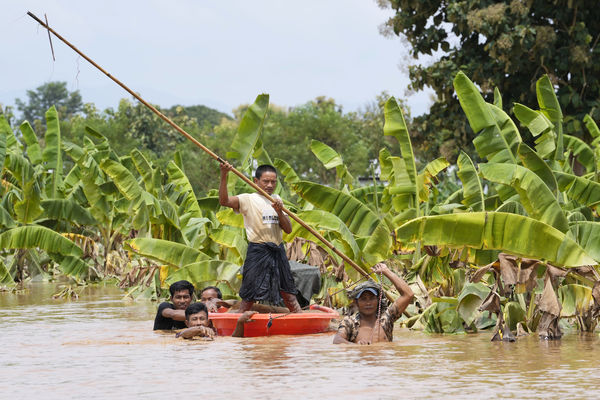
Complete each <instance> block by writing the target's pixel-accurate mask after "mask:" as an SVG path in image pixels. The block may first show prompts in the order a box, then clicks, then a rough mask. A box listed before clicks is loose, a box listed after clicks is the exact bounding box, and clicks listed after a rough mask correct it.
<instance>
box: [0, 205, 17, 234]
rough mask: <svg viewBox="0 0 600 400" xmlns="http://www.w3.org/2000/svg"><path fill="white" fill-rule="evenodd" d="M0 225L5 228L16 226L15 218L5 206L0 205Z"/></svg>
mask: <svg viewBox="0 0 600 400" xmlns="http://www.w3.org/2000/svg"><path fill="white" fill-rule="evenodd" d="M0 226H1V227H3V228H6V229H11V228H14V227H15V226H16V224H15V220H14V219H13V217H12V216H11V215H10V213H9V212H8V211H7V210H6V208H4V207H1V206H0Z"/></svg>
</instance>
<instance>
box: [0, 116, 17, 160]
mask: <svg viewBox="0 0 600 400" xmlns="http://www.w3.org/2000/svg"><path fill="white" fill-rule="evenodd" d="M9 138H12V140H13V141H16V139H15V135H14V133H13V131H12V129H11V127H10V124H9V123H8V121H7V120H6V117H5V116H4V114H0V165H4V157H6V148H7V147H8V143H7V142H8V140H9Z"/></svg>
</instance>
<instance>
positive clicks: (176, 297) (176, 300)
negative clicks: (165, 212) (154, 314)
mask: <svg viewBox="0 0 600 400" xmlns="http://www.w3.org/2000/svg"><path fill="white" fill-rule="evenodd" d="M194 290H195V289H194V285H192V284H191V283H190V282H188V281H177V282H175V283H173V284H172V285H171V286H169V292H170V293H171V302H172V303H173V305H174V306H175V309H176V310H185V309H186V308H187V307H188V306H189V305H190V303H191V302H192V297H193V296H194Z"/></svg>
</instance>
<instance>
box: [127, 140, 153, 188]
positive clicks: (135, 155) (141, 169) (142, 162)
mask: <svg viewBox="0 0 600 400" xmlns="http://www.w3.org/2000/svg"><path fill="white" fill-rule="evenodd" d="M130 155H131V159H132V161H133V163H134V165H135V169H136V170H137V171H138V173H139V174H140V176H141V177H142V180H143V181H144V187H145V188H146V191H147V192H148V193H152V194H153V195H156V193H155V192H154V179H153V173H152V172H153V171H152V165H151V164H150V162H149V161H148V160H147V159H146V157H144V155H143V154H142V152H141V151H139V150H138V149H134V150H132V151H131V153H130Z"/></svg>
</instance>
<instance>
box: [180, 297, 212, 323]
mask: <svg viewBox="0 0 600 400" xmlns="http://www.w3.org/2000/svg"><path fill="white" fill-rule="evenodd" d="M185 324H186V326H187V327H188V328H190V327H192V326H208V324H209V320H208V309H207V308H206V306H205V305H204V303H193V304H190V306H189V307H188V308H186V309H185Z"/></svg>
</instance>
